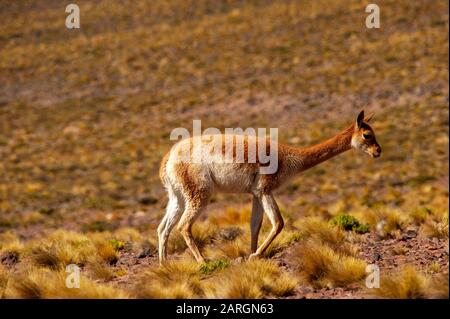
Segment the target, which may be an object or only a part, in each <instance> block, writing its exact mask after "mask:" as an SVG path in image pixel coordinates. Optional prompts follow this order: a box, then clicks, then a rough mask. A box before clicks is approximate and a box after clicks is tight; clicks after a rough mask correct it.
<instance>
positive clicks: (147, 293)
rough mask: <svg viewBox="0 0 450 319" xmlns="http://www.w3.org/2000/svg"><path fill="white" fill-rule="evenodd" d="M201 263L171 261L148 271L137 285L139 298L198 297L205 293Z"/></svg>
mask: <svg viewBox="0 0 450 319" xmlns="http://www.w3.org/2000/svg"><path fill="white" fill-rule="evenodd" d="M200 278H201V275H200V271H199V265H198V264H197V263H196V262H194V261H188V260H181V261H170V262H167V263H165V264H164V265H163V266H161V267H159V266H156V267H155V268H152V269H150V270H149V271H147V272H146V273H145V274H144V275H142V277H141V278H140V279H139V282H138V283H137V284H136V285H135V287H134V291H135V292H136V295H137V296H138V298H198V297H201V296H202V295H203V290H202V288H201V283H200Z"/></svg>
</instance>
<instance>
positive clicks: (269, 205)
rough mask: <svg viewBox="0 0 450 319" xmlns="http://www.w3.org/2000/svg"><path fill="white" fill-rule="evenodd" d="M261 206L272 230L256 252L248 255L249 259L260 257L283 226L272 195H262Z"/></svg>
mask: <svg viewBox="0 0 450 319" xmlns="http://www.w3.org/2000/svg"><path fill="white" fill-rule="evenodd" d="M261 204H262V207H263V209H264V212H265V213H266V214H267V217H269V220H270V223H271V224H272V230H271V231H270V233H269V235H268V236H267V238H266V240H264V242H263V243H262V244H261V246H259V248H258V249H257V250H256V252H255V253H253V254H251V255H250V258H254V257H259V256H261V255H262V254H263V253H264V252H265V251H266V249H267V247H269V245H270V244H271V243H272V241H273V240H274V239H275V237H277V235H278V234H279V233H280V232H281V230H282V229H283V226H284V223H283V218H282V217H281V214H280V210H279V208H278V205H277V203H276V202H275V199H274V198H273V195H272V194H264V195H262V196H261Z"/></svg>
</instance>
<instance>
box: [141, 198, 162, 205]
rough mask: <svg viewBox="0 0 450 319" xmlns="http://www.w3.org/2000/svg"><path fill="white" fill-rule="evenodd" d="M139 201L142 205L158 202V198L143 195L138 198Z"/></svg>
mask: <svg viewBox="0 0 450 319" xmlns="http://www.w3.org/2000/svg"><path fill="white" fill-rule="evenodd" d="M138 202H139V204H142V205H154V204H156V203H157V202H158V199H157V198H155V197H153V196H142V197H140V198H139V199H138Z"/></svg>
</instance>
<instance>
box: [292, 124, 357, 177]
mask: <svg viewBox="0 0 450 319" xmlns="http://www.w3.org/2000/svg"><path fill="white" fill-rule="evenodd" d="M353 131H354V125H352V126H350V127H348V128H346V129H345V130H343V131H342V132H340V133H339V134H337V135H335V136H333V137H332V138H330V139H328V140H326V141H325V142H323V143H320V144H316V145H313V146H310V147H306V148H297V147H291V148H290V152H289V153H290V154H289V158H290V161H289V162H290V163H289V166H290V169H291V170H292V172H293V173H296V172H300V171H304V170H306V169H308V168H311V167H313V166H315V165H317V164H320V163H322V162H324V161H326V160H328V159H330V158H332V157H334V156H336V155H338V154H341V153H343V152H345V151H348V150H349V149H350V148H351V141H352V134H353Z"/></svg>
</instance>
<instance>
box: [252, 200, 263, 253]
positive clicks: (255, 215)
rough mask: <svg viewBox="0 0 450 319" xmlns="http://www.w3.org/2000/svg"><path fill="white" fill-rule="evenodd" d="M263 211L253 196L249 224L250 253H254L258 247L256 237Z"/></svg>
mask: <svg viewBox="0 0 450 319" xmlns="http://www.w3.org/2000/svg"><path fill="white" fill-rule="evenodd" d="M263 212H264V210H263V208H262V206H261V202H260V201H259V198H258V197H256V196H255V195H253V202H252V218H251V222H250V234H251V247H250V251H251V253H254V252H256V248H257V247H258V235H259V231H260V229H261V224H262V221H263V216H264V214H263Z"/></svg>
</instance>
